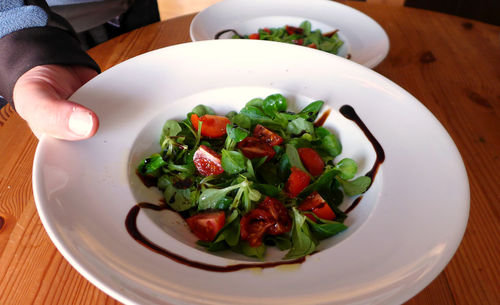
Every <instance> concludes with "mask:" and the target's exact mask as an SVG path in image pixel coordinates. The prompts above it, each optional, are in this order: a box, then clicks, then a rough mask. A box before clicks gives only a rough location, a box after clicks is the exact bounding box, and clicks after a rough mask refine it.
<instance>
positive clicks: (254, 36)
mask: <svg viewBox="0 0 500 305" xmlns="http://www.w3.org/2000/svg"><path fill="white" fill-rule="evenodd" d="M248 38H249V39H259V38H260V35H259V33H253V34H250V35H248Z"/></svg>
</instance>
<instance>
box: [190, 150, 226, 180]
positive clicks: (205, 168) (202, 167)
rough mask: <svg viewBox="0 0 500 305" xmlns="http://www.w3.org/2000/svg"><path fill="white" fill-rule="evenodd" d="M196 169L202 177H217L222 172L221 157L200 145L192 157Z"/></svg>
mask: <svg viewBox="0 0 500 305" xmlns="http://www.w3.org/2000/svg"><path fill="white" fill-rule="evenodd" d="M193 162H194V165H195V166H196V169H197V170H198V172H199V173H200V174H201V175H202V176H213V175H219V174H222V173H223V172H224V169H223V168H222V164H221V156H220V155H219V154H218V153H216V152H215V151H213V150H212V149H210V148H208V147H207V146H205V145H200V147H199V148H198V150H196V152H195V153H194V155H193Z"/></svg>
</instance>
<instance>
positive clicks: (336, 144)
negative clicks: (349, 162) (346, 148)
mask: <svg viewBox="0 0 500 305" xmlns="http://www.w3.org/2000/svg"><path fill="white" fill-rule="evenodd" d="M316 135H317V136H318V137H319V139H320V141H321V144H320V148H321V149H322V150H323V151H325V152H326V153H328V154H329V155H330V156H332V157H336V156H338V155H340V153H341V152H342V145H341V144H340V141H339V140H338V139H337V137H336V136H335V135H334V134H333V133H331V132H330V131H329V130H328V129H326V128H323V127H318V128H316Z"/></svg>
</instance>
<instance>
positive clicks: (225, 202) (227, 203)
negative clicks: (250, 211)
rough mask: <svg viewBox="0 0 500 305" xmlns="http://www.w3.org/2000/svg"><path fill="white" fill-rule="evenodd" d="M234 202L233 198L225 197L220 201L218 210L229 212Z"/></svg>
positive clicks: (217, 205)
mask: <svg viewBox="0 0 500 305" xmlns="http://www.w3.org/2000/svg"><path fill="white" fill-rule="evenodd" d="M232 202H233V198H230V197H227V196H224V197H223V198H222V199H221V200H219V201H218V202H217V204H216V206H215V209H217V210H227V209H228V208H229V206H230V205H231V203H232Z"/></svg>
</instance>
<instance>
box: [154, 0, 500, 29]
mask: <svg viewBox="0 0 500 305" xmlns="http://www.w3.org/2000/svg"><path fill="white" fill-rule="evenodd" d="M157 1H158V7H159V10H160V17H161V20H165V19H169V18H173V17H177V16H181V15H186V14H191V13H195V12H199V11H201V10H203V9H205V8H207V7H209V6H210V5H212V4H215V3H217V2H220V1H221V0H157ZM304 1H307V0H304ZM354 1H366V2H369V3H381V4H388V5H404V6H408V7H415V8H421V9H427V10H432V11H437V12H441V13H447V14H451V15H456V16H460V17H465V18H470V19H475V20H478V21H482V22H486V23H491V24H495V25H500V1H499V0H354ZM338 2H341V3H342V2H347V1H338Z"/></svg>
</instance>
